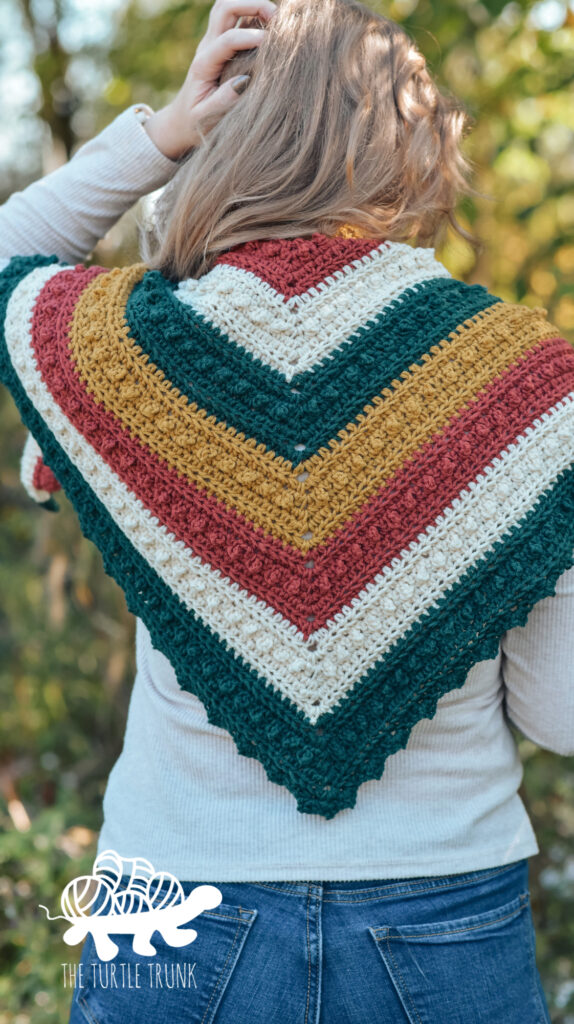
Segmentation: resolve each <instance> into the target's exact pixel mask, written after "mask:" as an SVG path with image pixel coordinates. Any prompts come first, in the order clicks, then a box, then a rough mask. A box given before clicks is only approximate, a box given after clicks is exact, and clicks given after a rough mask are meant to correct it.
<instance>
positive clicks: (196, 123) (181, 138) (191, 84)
mask: <svg viewBox="0 0 574 1024" xmlns="http://www.w3.org/2000/svg"><path fill="white" fill-rule="evenodd" d="M275 10H276V5H275V4H274V3H272V0H215V3H214V5H213V7H212V8H211V11H210V14H209V22H208V25H207V32H206V33H205V35H204V37H203V39H202V40H201V42H200V43H199V45H198V47H197V50H196V52H195V56H194V58H193V60H192V62H191V65H190V67H189V70H188V72H187V75H186V78H185V81H184V83H183V85H182V87H181V89H180V90H179V92H178V93H177V95H176V96H175V97H174V99H173V100H172V101H171V103H168V105H167V106H166V107H162V109H161V110H158V111H157V112H156V113H154V114H152V116H151V117H150V118H149V119H148V120H147V122H146V125H145V127H146V131H147V133H148V135H149V136H150V138H151V139H152V141H153V142H154V143H155V145H156V146H157V147H158V149H160V150H161V152H162V153H164V155H165V156H167V157H169V158H170V159H171V160H179V159H181V158H182V157H183V156H185V154H186V153H187V152H189V150H190V149H193V147H194V146H196V145H197V143H198V142H199V141H200V138H201V129H200V123H201V126H202V127H203V129H204V130H205V127H206V125H209V127H210V128H211V127H213V125H214V124H216V123H217V121H218V120H219V119H220V118H221V117H222V116H223V114H225V113H227V111H228V110H230V109H231V107H232V106H233V105H234V104H235V103H236V102H237V101H238V99H239V96H240V92H238V91H236V89H235V88H234V83H235V84H237V83H238V78H231V79H229V80H227V81H224V82H223V84H220V77H221V75H222V73H223V72H224V69H225V65H226V64H227V62H228V61H230V60H231V59H232V58H233V57H234V56H235V55H236V53H237V52H238V51H242V50H253V49H254V47H257V46H259V44H260V42H261V41H262V39H263V36H264V29H262V28H254V27H249V28H245V27H239V25H240V21H241V20H242V19H243V20H245V19H247V20H251V19H260V20H261V21H262V22H266V21H267V20H268V19H269V18H271V17H272V16H273V14H274V13H275ZM239 79H244V80H245V76H239ZM240 84H243V83H240ZM241 91H242V90H241Z"/></svg>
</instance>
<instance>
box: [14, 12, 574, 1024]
mask: <svg viewBox="0 0 574 1024" xmlns="http://www.w3.org/2000/svg"><path fill="white" fill-rule="evenodd" d="M573 2H574V0H573ZM371 6H373V7H375V8H376V9H378V10H380V11H382V13H384V14H386V15H387V16H389V17H391V18H393V19H395V20H396V21H398V22H400V23H402V24H403V25H404V27H405V28H406V30H407V31H408V32H409V33H410V35H411V36H412V37H413V38H414V39H415V40H416V42H417V43H418V45H419V47H420V49H421V50H422V52H423V53H424V54H425V56H426V58H427V61H428V63H429V66H430V69H431V71H432V72H433V73H434V75H435V76H436V78H437V79H438V81H439V82H440V84H441V86H442V87H443V89H445V90H447V91H451V92H453V93H454V94H455V95H457V96H458V97H459V98H460V99H461V100H462V101H463V102H464V104H465V106H466V109H467V111H468V112H469V114H470V115H471V117H472V119H473V120H472V123H473V130H472V132H471V133H470V134H469V136H468V138H467V139H466V142H465V151H466V153H467V155H468V156H469V157H470V159H471V160H472V162H473V166H474V168H475V177H474V182H475V184H476V186H477V188H478V189H480V191H481V192H482V193H483V198H481V199H480V200H478V201H475V200H465V201H464V202H463V203H462V204H461V208H460V211H459V218H460V220H461V221H462V223H463V224H464V225H465V226H467V227H469V228H470V229H471V230H472V231H473V232H474V233H475V234H476V235H478V236H479V237H480V238H481V239H482V241H483V242H484V251H483V252H482V253H481V254H480V255H479V256H478V257H477V256H476V254H475V252H474V250H473V249H472V248H471V247H470V246H468V245H467V244H466V243H465V242H463V241H461V240H460V239H459V238H458V236H455V237H453V236H449V237H448V239H447V241H446V242H445V244H444V246H443V247H442V248H441V249H440V250H437V255H438V257H439V259H442V260H443V262H444V263H445V264H446V265H447V266H448V267H449V269H450V270H451V272H452V273H453V274H455V275H456V276H458V277H461V278H464V279H465V280H467V281H469V282H480V283H482V284H484V285H486V286H487V287H488V288H489V289H490V290H491V291H492V292H493V293H494V294H497V295H500V296H501V297H503V298H505V299H510V300H512V301H521V302H525V303H527V304H529V305H532V306H544V307H545V308H547V309H548V311H549V318H550V319H551V320H552V321H553V322H554V323H555V324H556V325H557V326H558V327H559V329H560V331H561V333H562V334H563V335H564V337H566V338H568V339H569V340H570V341H574V190H573V188H572V185H573V182H574V85H573V82H574V7H573V5H572V2H571V5H570V6H567V5H566V4H565V3H563V2H562V0H542V2H541V3H536V4H532V3H526V2H516V0H512V2H510V3H504V0H484V2H480V0H440V2H438V0H435V2H432V0H392V2H390V3H385V4H379V3H377V2H373V3H372V4H371ZM209 9H210V4H209V3H201V2H194V0H188V2H186V3H176V2H170V0H167V2H161V0H140V2H134V0H131V2H126V0H99V3H98V5H93V4H90V3H89V0H0V88H1V90H2V103H1V104H0V200H2V201H3V200H4V199H5V198H7V196H8V195H9V194H10V193H11V192H12V191H14V190H15V189H17V188H21V187H23V186H25V185H26V183H27V182H28V181H31V180H33V179H34V178H36V177H38V176H39V175H41V174H43V173H46V172H47V171H49V170H51V169H53V168H54V167H56V166H58V164H60V163H61V162H62V161H64V160H66V159H67V158H68V157H69V156H70V155H72V154H73V152H74V150H75V148H76V147H77V146H78V145H80V144H81V143H82V141H84V140H85V139H87V138H89V137H90V136H91V135H92V134H93V133H94V132H95V131H97V130H98V129H99V128H100V127H102V126H103V125H104V124H106V123H107V122H108V121H109V120H110V119H111V118H112V117H113V116H114V115H115V114H116V113H118V112H119V111H120V110H121V109H123V108H124V107H125V106H126V105H128V104H129V103H131V102H134V101H138V102H147V103H150V104H151V105H152V106H154V107H158V106H159V105H161V104H162V103H163V102H164V101H166V100H167V99H169V98H170V97H171V95H172V94H173V92H174V90H175V89H176V88H177V86H178V84H179V83H180V81H181V80H182V78H183V76H184V74H185V72H186V70H187V67H188V64H189V61H190V59H191V57H192V55H193V52H194V48H195V45H196V44H197V42H198V40H199V38H200V37H201V35H202V34H203V31H204V29H205V27H206V24H207V18H208V14H209ZM136 255H137V237H136V230H135V217H134V215H133V214H129V215H126V217H124V218H122V220H121V221H120V222H119V224H118V225H117V226H116V227H115V228H114V229H113V230H112V231H111V232H110V233H109V235H108V236H107V237H106V239H104V240H103V241H102V242H101V243H100V244H99V246H98V248H97V250H96V252H95V254H94V258H95V259H96V260H97V261H98V262H99V263H102V264H104V265H113V264H121V263H127V262H130V261H132V260H133V259H135V258H136ZM0 430H1V435H2V454H1V456H0V706H1V709H2V712H1V720H0V794H1V796H0V828H1V833H0V1024H60V1022H64V1021H65V1020H67V1013H68V1006H69V1001H70V993H69V991H66V990H65V989H64V987H63V982H62V971H61V967H60V964H61V963H63V962H70V961H71V960H73V959H74V957H73V951H71V950H70V949H69V948H68V947H67V946H65V945H64V943H63V942H62V941H61V928H60V926H59V925H53V924H50V923H49V922H47V921H46V920H45V916H44V913H43V911H41V910H39V909H38V904H39V903H44V904H46V905H47V906H49V907H50V908H51V912H52V913H57V912H58V909H59V897H60V893H61V891H62V889H63V887H64V885H65V884H66V882H67V881H69V880H70V879H71V878H73V877H75V876H76V875H79V874H82V873H83V872H86V873H87V872H88V870H89V868H90V867H91V863H92V859H93V857H94V852H95V844H96V838H97V831H98V829H99V827H100V824H101V800H102V795H103V791H104V788H105V782H106V778H107V775H108V773H109V771H110V769H111V767H112V765H113V762H114V760H115V758H116V757H117V755H118V754H119V751H120V749H121V742H122V735H123V729H124V724H125V718H126V711H127V702H128V699H129V693H130V688H131V681H132V679H133V675H134V670H135V666H134V657H133V636H134V623H133V619H132V617H131V615H130V614H129V613H128V612H127V610H126V608H125V603H124V599H123V596H122V594H121V591H120V590H119V589H118V588H117V586H116V585H115V584H114V583H113V581H111V580H110V579H109V578H108V577H107V576H106V575H105V574H104V572H103V569H102V565H101V559H100V556H99V554H98V553H97V551H96V550H95V549H94V548H93V547H92V546H91V545H89V544H88V543H87V542H86V541H85V539H84V538H82V536H81V534H80V531H79V528H78V526H77V523H76V519H75V516H74V514H73V511H72V509H71V507H70V505H69V504H68V503H67V500H66V498H65V497H64V496H62V495H61V494H60V495H59V497H58V501H59V504H60V511H59V512H58V513H57V514H51V513H48V512H45V511H43V510H41V509H37V508H36V507H35V506H33V505H32V502H31V501H29V500H28V498H27V496H26V494H25V492H24V491H23V489H22V488H21V486H20V484H19V457H20V453H21V449H22V445H23V442H24V436H25V435H24V430H23V428H22V426H21V424H20V422H19V420H18V417H17V415H16V412H15V409H14V406H13V405H12V403H11V400H10V399H9V398H8V396H7V394H6V393H5V392H4V391H1V392H0ZM516 738H517V741H518V743H519V749H520V752H521V756H522V760H523V763H524V772H525V775H524V783H523V786H522V790H521V793H522V797H523V799H524V801H525V803H526V806H527V808H528V811H529V813H530V815H531V817H532V820H533V824H534V827H535V830H536V833H537V836H538V840H539V845H540V849H541V852H540V854H539V855H538V856H537V857H535V858H533V859H532V860H531V862H530V870H531V891H532V900H533V914H534V919H535V924H536V927H537V959H538V963H539V967H540V970H541V974H542V978H543V983H544V987H545V990H546V993H547V997H548V1001H549V1005H550V1008H551V1016H552V1020H553V1021H554V1022H556V1024H574V759H568V758H560V757H557V756H555V755H553V754H550V753H548V752H547V751H543V750H540V749H538V748H537V747H536V746H535V745H534V744H532V743H531V742H530V741H528V740H526V739H524V738H521V737H520V735H519V734H518V733H516ZM78 957H79V952H78V953H77V955H76V960H77V959H78ZM500 1024H502V1022H500Z"/></svg>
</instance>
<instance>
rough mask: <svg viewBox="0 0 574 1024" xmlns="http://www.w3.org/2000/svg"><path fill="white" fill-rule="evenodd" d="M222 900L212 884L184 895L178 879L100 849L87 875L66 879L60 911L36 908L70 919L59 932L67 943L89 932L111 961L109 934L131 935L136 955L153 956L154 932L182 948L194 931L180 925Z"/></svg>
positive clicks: (115, 950)
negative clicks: (125, 882)
mask: <svg viewBox="0 0 574 1024" xmlns="http://www.w3.org/2000/svg"><path fill="white" fill-rule="evenodd" d="M124 865H131V871H129V881H128V885H127V886H125V887H123V888H120V882H121V879H122V875H123V874H128V872H127V871H124ZM98 900H99V903H98V904H97V905H96V903H97V901H98ZM221 900H222V894H221V892H220V890H219V889H217V888H216V886H214V885H198V886H196V887H195V889H192V891H191V892H190V893H189V894H188V896H184V894H183V889H182V887H181V883H180V882H179V881H178V880H177V878H175V877H174V875H171V874H169V872H156V871H155V869H154V867H153V865H152V864H150V862H149V861H147V860H144V859H143V858H135V859H130V860H123V859H122V858H121V857H120V856H119V854H118V853H116V851H115V850H105V851H104V852H103V853H101V854H99V856H98V857H96V860H95V861H94V867H93V873H92V874H91V875H81V876H79V877H78V878H74V879H72V881H71V882H69V883H68V885H67V886H66V888H65V889H64V891H63V893H62V898H61V907H62V912H63V913H62V914H58V915H57V916H56V917H51V916H50V913H49V911H48V909H47V907H44V906H43V905H42V904H40V907H41V909H42V910H45V911H46V915H47V917H48V920H50V921H56V920H64V921H68V922H69V924H70V925H71V927H70V928H68V930H67V931H66V932H64V935H63V939H64V942H65V943H67V945H68V946H75V945H77V944H78V943H79V942H83V940H84V939H85V938H86V936H87V935H88V933H90V934H91V936H92V938H93V940H94V943H95V946H96V952H97V955H98V957H99V958H100V960H113V958H114V957H115V956H116V955H117V953H118V952H119V947H118V946H117V944H116V943H115V942H113V941H112V939H111V938H110V934H113V935H133V940H132V949H133V951H134V953H137V954H138V955H140V956H154V955H155V953H156V948H155V946H153V945H152V943H151V936H152V935H153V933H154V931H158V932H159V933H160V934H161V936H162V938H163V939H164V941H165V942H167V944H168V945H169V946H187V945H188V943H190V942H193V941H194V940H195V939H196V938H197V932H196V931H195V929H194V928H183V927H182V925H185V924H187V923H188V922H189V921H191V920H193V919H194V918H196V917H197V916H198V915H199V914H201V913H203V911H204V910H212V909H213V908H214V907H217V906H219V904H220V903H221ZM90 910H91V912H90V913H88V911H90Z"/></svg>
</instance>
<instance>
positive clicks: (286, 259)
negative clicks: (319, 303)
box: [215, 233, 383, 299]
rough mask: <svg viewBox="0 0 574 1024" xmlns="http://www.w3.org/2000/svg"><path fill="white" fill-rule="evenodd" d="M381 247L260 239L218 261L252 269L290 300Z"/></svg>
mask: <svg viewBox="0 0 574 1024" xmlns="http://www.w3.org/2000/svg"><path fill="white" fill-rule="evenodd" d="M379 245H383V242H382V240H381V239H378V240H377V239H373V238H338V237H336V238H332V237H330V236H329V235H321V234H319V233H315V234H313V235H311V237H310V238H271V239H262V240H259V239H257V240H255V241H251V242H243V244H242V245H238V246H235V247H234V248H233V249H230V250H228V251H227V252H225V253H223V254H222V255H221V256H219V257H218V258H217V260H216V261H215V262H216V263H226V264H228V265H229V266H233V267H240V268H241V269H242V270H249V271H251V273H253V274H256V276H257V277H259V278H260V279H261V280H262V281H265V282H266V283H267V284H270V285H271V287H272V288H274V289H275V291H276V292H279V293H280V294H281V295H283V296H284V297H285V299H291V298H292V297H293V296H294V295H303V294H304V293H305V292H308V291H309V289H310V288H315V287H316V286H317V285H318V284H319V283H320V282H321V281H324V280H325V278H327V277H331V276H332V275H333V274H335V273H336V272H337V271H338V270H343V269H344V268H345V267H347V268H348V267H350V265H351V264H352V262H353V260H360V259H362V258H363V256H366V255H367V254H368V253H370V252H372V251H373V249H376V248H377V246H379Z"/></svg>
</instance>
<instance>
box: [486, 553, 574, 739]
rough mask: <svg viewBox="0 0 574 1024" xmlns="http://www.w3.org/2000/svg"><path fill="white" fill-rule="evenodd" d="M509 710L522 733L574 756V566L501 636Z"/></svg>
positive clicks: (507, 706) (503, 672)
mask: <svg viewBox="0 0 574 1024" xmlns="http://www.w3.org/2000/svg"><path fill="white" fill-rule="evenodd" d="M501 651H502V675H503V679H504V684H505V699H506V711H507V714H508V716H509V718H510V719H511V721H512V722H513V723H514V724H515V725H516V726H518V728H519V729H520V731H521V732H522V733H523V734H524V735H525V736H526V737H527V738H528V739H530V740H532V741H533V742H534V743H537V744H538V746H540V747H543V748H544V749H545V750H551V751H553V752H554V753H556V754H563V755H566V756H572V755H574V567H572V568H570V569H567V570H566V572H564V573H562V575H561V576H560V577H559V578H558V581H557V583H556V592H555V594H554V595H553V596H551V597H545V598H543V599H542V600H541V601H539V602H538V603H537V604H535V605H534V607H533V608H532V610H531V612H530V615H529V616H528V621H527V623H526V625H525V626H515V627H514V628H513V629H510V630H508V631H507V632H506V633H505V634H504V635H503V637H502V639H501Z"/></svg>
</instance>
